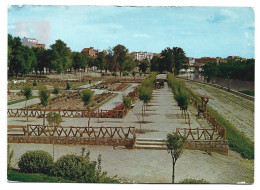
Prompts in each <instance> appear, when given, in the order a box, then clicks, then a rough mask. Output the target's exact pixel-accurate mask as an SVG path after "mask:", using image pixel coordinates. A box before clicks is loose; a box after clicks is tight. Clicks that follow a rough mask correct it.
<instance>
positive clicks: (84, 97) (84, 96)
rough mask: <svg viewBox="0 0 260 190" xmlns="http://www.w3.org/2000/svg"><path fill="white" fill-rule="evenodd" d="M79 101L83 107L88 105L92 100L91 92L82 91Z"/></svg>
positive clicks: (87, 90)
mask: <svg viewBox="0 0 260 190" xmlns="http://www.w3.org/2000/svg"><path fill="white" fill-rule="evenodd" d="M81 100H82V101H83V103H84V105H85V106H87V105H89V104H90V103H91V102H92V100H93V92H92V91H91V90H89V89H86V90H83V91H82V94H81Z"/></svg>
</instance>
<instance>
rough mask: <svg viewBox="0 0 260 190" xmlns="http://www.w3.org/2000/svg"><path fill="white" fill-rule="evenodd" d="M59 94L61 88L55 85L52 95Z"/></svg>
mask: <svg viewBox="0 0 260 190" xmlns="http://www.w3.org/2000/svg"><path fill="white" fill-rule="evenodd" d="M59 92H60V87H59V86H58V85H55V86H54V89H53V92H52V93H53V94H59Z"/></svg>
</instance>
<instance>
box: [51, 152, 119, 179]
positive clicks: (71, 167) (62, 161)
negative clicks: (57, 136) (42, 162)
mask: <svg viewBox="0 0 260 190" xmlns="http://www.w3.org/2000/svg"><path fill="white" fill-rule="evenodd" d="M89 155H90V152H87V153H85V148H83V149H82V152H81V156H76V155H73V154H72V155H64V156H62V157H61V158H59V159H58V160H57V161H56V162H55V163H54V170H53V172H54V175H56V176H59V177H62V178H64V179H68V180H72V181H76V182H83V183H113V182H118V180H116V179H113V178H109V177H107V176H106V172H102V171H101V169H102V168H101V155H99V156H98V162H96V161H90V158H89Z"/></svg>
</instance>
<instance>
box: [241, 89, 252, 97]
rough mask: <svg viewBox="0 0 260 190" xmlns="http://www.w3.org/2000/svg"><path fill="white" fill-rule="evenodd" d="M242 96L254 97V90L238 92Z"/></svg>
mask: <svg viewBox="0 0 260 190" xmlns="http://www.w3.org/2000/svg"><path fill="white" fill-rule="evenodd" d="M239 92H241V93H243V94H246V95H249V96H255V91H254V90H241V91H239Z"/></svg>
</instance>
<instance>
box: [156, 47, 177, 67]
mask: <svg viewBox="0 0 260 190" xmlns="http://www.w3.org/2000/svg"><path fill="white" fill-rule="evenodd" d="M161 56H162V59H161V62H160V69H159V70H163V71H168V72H172V69H173V68H174V58H173V50H172V49H171V48H169V47H167V48H165V49H164V50H162V52H161Z"/></svg>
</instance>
